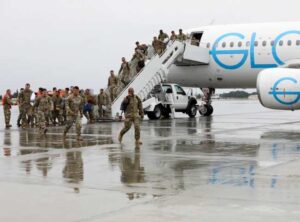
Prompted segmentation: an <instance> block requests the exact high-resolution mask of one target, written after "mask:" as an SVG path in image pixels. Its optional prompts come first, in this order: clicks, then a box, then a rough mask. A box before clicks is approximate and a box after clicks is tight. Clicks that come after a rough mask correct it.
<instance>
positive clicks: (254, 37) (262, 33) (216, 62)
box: [168, 23, 300, 88]
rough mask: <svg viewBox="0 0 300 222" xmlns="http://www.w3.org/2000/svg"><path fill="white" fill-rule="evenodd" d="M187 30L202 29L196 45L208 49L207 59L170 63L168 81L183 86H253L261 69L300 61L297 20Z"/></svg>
mask: <svg viewBox="0 0 300 222" xmlns="http://www.w3.org/2000/svg"><path fill="white" fill-rule="evenodd" d="M189 33H190V35H193V34H195V33H202V36H201V40H200V45H199V47H206V48H208V49H209V55H208V56H209V61H210V62H209V64H207V65H193V66H190V65H187V66H178V65H173V66H172V67H171V69H170V73H169V76H168V81H169V82H173V83H177V84H180V85H182V86H187V87H211V88H256V80H257V75H258V73H259V72H260V71H262V70H264V69H269V68H276V67H284V66H286V65H288V64H291V63H293V62H294V61H295V62H296V63H298V62H297V60H299V61H300V23H273V24H268V23H266V24H250V25H249V24H248V25H224V26H207V27H202V28H199V29H193V30H190V31H189ZM187 44H189V43H187Z"/></svg>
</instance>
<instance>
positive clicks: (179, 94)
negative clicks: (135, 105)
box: [143, 83, 199, 120]
mask: <svg viewBox="0 0 300 222" xmlns="http://www.w3.org/2000/svg"><path fill="white" fill-rule="evenodd" d="M167 94H169V95H167ZM170 94H171V95H170ZM189 94H192V93H189ZM189 94H188V93H186V92H185V91H184V89H183V88H182V87H181V86H179V85H177V84H169V83H162V84H161V85H157V86H155V87H154V89H153V90H152V92H151V93H150V95H149V97H148V99H147V100H145V101H144V102H143V107H144V112H145V114H147V116H148V118H149V119H151V120H155V119H160V118H162V117H164V118H168V117H170V114H171V107H170V106H171V105H173V107H174V109H175V112H182V113H186V114H187V115H188V116H189V117H190V118H194V117H195V116H196V115H197V111H198V110H199V105H198V102H197V99H196V98H195V97H194V96H193V95H189ZM170 96H171V97H172V100H173V104H171V103H170V101H169V100H168V97H170Z"/></svg>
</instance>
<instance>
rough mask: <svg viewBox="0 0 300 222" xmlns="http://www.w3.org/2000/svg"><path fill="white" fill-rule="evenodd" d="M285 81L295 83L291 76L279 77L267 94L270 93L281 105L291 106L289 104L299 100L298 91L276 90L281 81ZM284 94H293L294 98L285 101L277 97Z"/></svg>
mask: <svg viewBox="0 0 300 222" xmlns="http://www.w3.org/2000/svg"><path fill="white" fill-rule="evenodd" d="M287 81H288V82H292V83H294V84H297V80H296V79H294V78H291V77H284V78H281V79H279V80H278V81H277V82H275V84H274V86H273V89H272V90H271V91H270V92H269V94H270V95H272V96H273V97H274V98H275V100H276V101H277V102H278V103H280V104H283V105H287V106H291V105H294V104H296V103H297V102H299V100H300V92H294V91H285V90H283V91H278V90H277V89H278V88H279V87H278V86H279V85H280V84H281V83H283V82H287ZM286 95H293V96H295V99H294V100H292V101H291V102H285V101H283V100H282V99H280V98H279V96H283V97H285V96H286Z"/></svg>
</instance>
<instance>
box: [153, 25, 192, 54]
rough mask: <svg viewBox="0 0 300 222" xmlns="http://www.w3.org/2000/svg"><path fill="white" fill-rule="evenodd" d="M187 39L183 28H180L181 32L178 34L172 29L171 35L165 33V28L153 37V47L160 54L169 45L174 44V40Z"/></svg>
mask: <svg viewBox="0 0 300 222" xmlns="http://www.w3.org/2000/svg"><path fill="white" fill-rule="evenodd" d="M176 40H177V41H180V42H183V41H186V40H187V36H186V35H185V34H184V33H183V32H182V29H179V33H178V34H176V33H175V31H171V34H170V36H169V35H168V34H167V33H165V32H164V31H163V30H160V31H159V35H158V36H157V37H156V36H154V37H153V41H152V47H153V49H154V52H155V53H156V54H158V55H161V54H162V53H163V52H164V51H165V49H166V48H167V46H168V45H170V44H172V43H173V42H174V41H176Z"/></svg>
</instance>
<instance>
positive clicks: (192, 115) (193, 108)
mask: <svg viewBox="0 0 300 222" xmlns="http://www.w3.org/2000/svg"><path fill="white" fill-rule="evenodd" d="M187 114H188V115H189V117H190V118H195V116H196V115H197V106H196V105H191V106H190V107H189V110H188V112H187Z"/></svg>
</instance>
